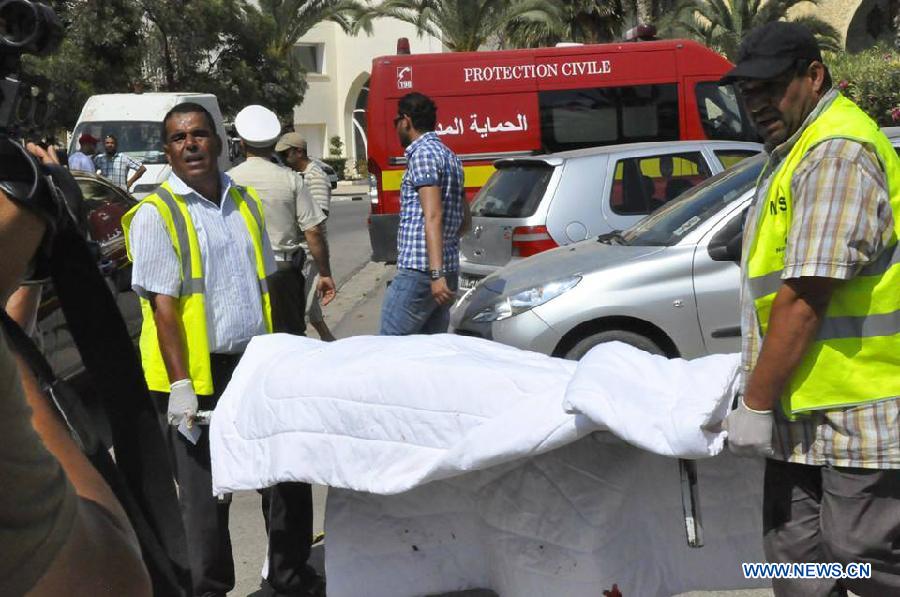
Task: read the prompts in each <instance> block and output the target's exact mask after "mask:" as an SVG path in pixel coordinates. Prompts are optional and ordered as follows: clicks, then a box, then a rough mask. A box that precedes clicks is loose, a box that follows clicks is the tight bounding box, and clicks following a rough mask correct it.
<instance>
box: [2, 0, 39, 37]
mask: <svg viewBox="0 0 900 597" xmlns="http://www.w3.org/2000/svg"><path fill="white" fill-rule="evenodd" d="M37 34H38V9H37V7H36V6H35V5H34V4H32V3H31V2H28V1H27V0H0V44H2V45H4V46H7V47H9V48H24V47H26V46H27V45H29V44H30V43H31V42H33V41H34V39H35V37H37Z"/></svg>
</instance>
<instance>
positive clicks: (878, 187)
mask: <svg viewBox="0 0 900 597" xmlns="http://www.w3.org/2000/svg"><path fill="white" fill-rule="evenodd" d="M724 81H725V82H734V83H736V85H737V88H738V90H739V92H740V95H741V97H742V99H743V102H744V104H745V106H746V108H747V111H748V112H749V114H750V115H751V117H752V118H753V121H754V123H755V125H756V128H757V130H758V132H759V134H760V136H761V137H762V138H763V141H764V142H765V148H766V152H767V153H768V162H767V163H766V166H765V169H764V170H763V174H762V176H761V178H760V180H759V185H758V187H757V196H756V201H755V202H754V204H753V206H752V207H751V208H750V213H749V215H748V217H747V220H746V221H747V226H746V228H747V230H746V232H745V236H744V245H743V255H742V259H743V263H742V267H741V270H742V277H743V282H742V329H743V336H744V338H743V339H744V341H743V351H742V357H743V366H744V371H745V379H744V387H743V396H742V398H741V401H740V404H739V406H738V408H737V409H736V410H734V411H733V412H732V413H731V414H730V415H729V416H728V419H727V420H726V427H727V429H728V441H729V445H730V446H731V448H732V450H733V451H734V452H737V453H739V454H746V455H758V456H766V457H768V459H767V460H766V472H765V487H764V503H763V512H764V519H763V527H764V547H765V552H766V557H767V558H768V559H769V561H772V562H786V563H791V562H838V563H843V564H845V565H846V564H848V563H851V562H866V563H869V564H871V566H872V577H871V578H870V579H852V578H844V579H841V580H839V581H835V580H834V579H813V580H810V579H802V580H801V579H776V580H775V581H774V582H773V587H774V589H775V593H776V595H779V596H781V595H790V596H797V595H808V596H818V595H821V596H823V597H824V596H826V595H832V594H844V593H843V591H844V590H846V589H849V590H852V591H853V592H854V593H857V594H860V595H898V594H900V552H898V548H897V537H898V536H900V398H898V397H900V251H898V243H897V239H898V236H900V159H898V157H897V154H896V153H895V151H894V149H893V147H892V146H891V144H890V143H889V142H888V140H887V138H886V137H885V136H884V134H882V132H881V131H880V130H879V128H878V126H877V125H876V124H875V123H874V122H873V121H872V119H871V118H869V117H868V116H867V115H866V114H865V113H864V112H863V111H862V110H860V109H859V107H857V106H856V105H855V104H854V103H853V102H851V101H850V100H849V99H847V98H845V97H843V96H842V95H841V94H840V93H839V92H838V91H837V90H835V89H832V88H831V77H830V75H829V73H828V69H827V67H826V66H825V65H824V64H823V62H822V54H821V52H820V51H819V47H818V44H817V43H816V40H815V38H814V37H813V36H812V34H811V33H810V32H809V31H808V30H807V29H806V28H804V27H803V26H802V25H799V24H796V23H785V22H775V23H769V24H767V25H763V26H761V27H758V28H756V29H754V30H753V31H751V32H750V33H749V34H748V35H747V37H746V38H745V39H744V41H743V43H742V44H741V48H740V53H739V57H738V61H737V65H736V66H735V68H734V69H733V70H732V71H730V72H729V73H728V74H727V75H726V77H725V78H724Z"/></svg>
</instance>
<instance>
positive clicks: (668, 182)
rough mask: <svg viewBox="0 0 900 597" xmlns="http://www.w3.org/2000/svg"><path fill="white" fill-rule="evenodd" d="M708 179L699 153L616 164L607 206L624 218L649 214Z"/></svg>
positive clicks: (707, 169) (650, 157)
mask: <svg viewBox="0 0 900 597" xmlns="http://www.w3.org/2000/svg"><path fill="white" fill-rule="evenodd" d="M709 176H710V172H709V168H708V167H707V166H706V162H705V161H704V159H703V157H702V156H701V155H700V152H699V151H692V152H688V153H673V154H665V155H658V156H647V157H640V158H626V159H623V160H619V161H618V162H616V170H615V175H614V176H613V184H612V192H611V194H610V205H611V206H612V210H613V213H616V214H619V215H623V216H634V215H644V214H648V213H650V212H651V211H653V210H654V209H656V208H657V207H660V206H662V205H665V204H666V203H667V202H668V201H671V200H672V199H674V198H675V197H677V196H679V195H680V194H681V193H683V192H685V191H686V190H688V189H690V188H691V187H693V186H694V185H696V184H698V183H700V182H701V181H703V180H705V179H707V178H709Z"/></svg>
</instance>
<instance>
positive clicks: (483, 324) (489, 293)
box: [451, 129, 900, 359]
mask: <svg viewBox="0 0 900 597" xmlns="http://www.w3.org/2000/svg"><path fill="white" fill-rule="evenodd" d="M884 132H885V133H886V134H887V135H888V137H889V138H890V139H891V142H892V143H893V145H894V147H895V148H897V151H898V154H900V129H885V130H884ZM764 159H765V158H764V157H763V156H759V157H755V158H751V159H748V160H745V161H743V162H741V163H740V164H738V165H737V166H735V167H733V168H731V169H730V170H728V171H726V172H724V173H722V174H719V175H717V176H715V177H713V178H711V179H709V180H707V181H705V182H703V183H701V184H700V185H698V186H697V187H694V188H693V189H691V190H690V191H688V192H686V193H685V194H683V195H681V196H680V197H679V198H678V199H676V200H675V201H672V202H670V203H669V204H667V205H666V206H665V207H662V208H660V209H659V210H658V211H656V212H654V213H653V214H652V215H651V216H649V217H647V218H646V219H644V220H642V221H641V222H639V223H638V224H637V225H635V226H633V227H632V228H630V229H629V230H627V231H625V232H623V233H622V234H617V233H611V234H607V235H603V236H600V237H599V238H596V239H589V240H585V241H582V242H579V243H575V244H572V245H570V246H568V247H560V248H558V249H554V250H552V251H547V252H546V253H542V254H540V255H536V256H534V257H531V258H529V259H526V260H522V261H518V262H516V263H512V264H510V265H509V266H507V267H505V268H503V269H501V270H499V271H497V272H496V273H494V274H492V275H490V276H488V277H487V278H485V279H484V280H483V281H481V282H480V283H479V284H478V285H477V286H475V288H474V289H472V290H470V291H468V292H467V293H466V294H465V295H463V297H462V298H461V299H460V300H459V301H458V302H457V304H456V305H454V307H453V310H452V312H451V330H452V331H454V332H455V333H457V334H466V335H472V336H480V337H483V338H488V339H493V340H496V341H498V342H502V343H503V344H509V345H512V346H516V347H519V348H523V349H527V350H533V351H537V352H542V353H544V354H550V355H553V356H560V357H566V358H570V359H579V358H581V357H582V356H583V355H584V354H585V353H586V352H587V351H588V350H590V349H591V348H592V347H594V346H596V345H597V344H600V343H601V342H609V341H613V340H620V341H623V342H626V343H628V344H631V345H633V346H637V347H639V348H642V349H644V350H647V351H648V352H653V353H656V354H664V355H667V356H670V357H675V356H681V357H685V358H693V357H697V356H701V355H705V354H710V353H720V352H736V351H738V350H740V335H741V329H740V314H739V304H738V303H739V288H740V266H739V263H740V253H741V240H742V231H743V224H744V217H745V215H746V213H747V208H748V207H749V206H750V202H751V200H752V197H753V193H754V191H755V189H756V180H757V177H758V176H759V174H760V172H761V170H762V166H763V163H764Z"/></svg>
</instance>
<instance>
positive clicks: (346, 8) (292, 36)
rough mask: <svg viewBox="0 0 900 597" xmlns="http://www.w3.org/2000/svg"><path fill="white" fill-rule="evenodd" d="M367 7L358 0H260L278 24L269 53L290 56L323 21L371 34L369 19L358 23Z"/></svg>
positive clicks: (351, 31) (263, 8)
mask: <svg viewBox="0 0 900 597" xmlns="http://www.w3.org/2000/svg"><path fill="white" fill-rule="evenodd" d="M367 8H368V7H367V6H366V5H365V4H363V3H362V2H359V1H357V0H260V2H259V9H260V11H261V12H262V13H263V14H264V15H267V16H268V17H270V18H271V19H272V20H273V22H274V25H275V30H274V34H273V36H272V39H271V41H270V42H269V48H268V51H269V54H271V55H272V56H277V57H280V58H281V57H290V56H291V54H292V50H293V48H294V46H295V45H296V44H297V40H299V39H300V38H301V37H303V36H304V35H305V34H306V33H307V32H308V31H309V30H310V29H312V28H313V26H315V25H316V24H317V23H320V22H322V21H332V22H334V23H337V24H338V25H339V26H340V27H341V29H343V30H344V32H346V33H356V32H357V31H359V30H360V29H362V30H363V31H365V32H366V33H369V34H371V33H372V29H371V25H370V24H369V23H368V22H362V23H359V24H358V25H357V22H356V21H357V19H358V18H359V17H360V16H361V15H362V14H364V13H365V12H366V10H367Z"/></svg>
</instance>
